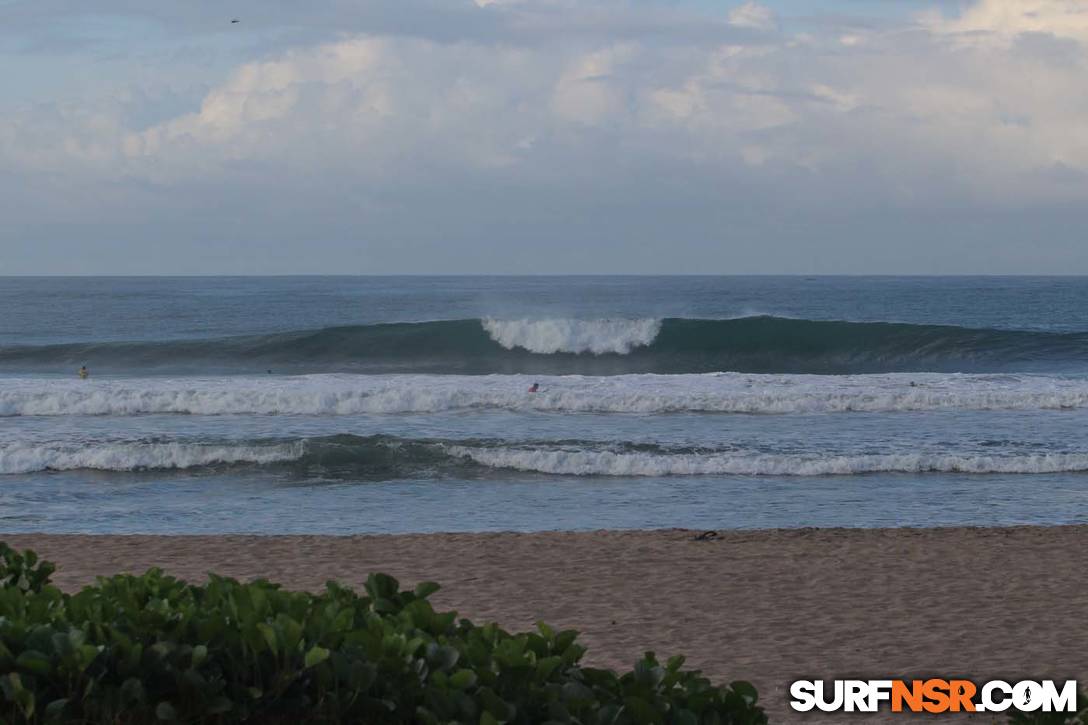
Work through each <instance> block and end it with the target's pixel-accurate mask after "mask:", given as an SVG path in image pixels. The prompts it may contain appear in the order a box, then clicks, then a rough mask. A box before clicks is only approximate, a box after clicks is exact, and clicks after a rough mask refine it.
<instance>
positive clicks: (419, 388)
mask: <svg viewBox="0 0 1088 725" xmlns="http://www.w3.org/2000/svg"><path fill="white" fill-rule="evenodd" d="M532 380H535V381H538V382H540V384H541V389H540V391H539V392H537V393H528V392H527V391H526V389H527V387H528V385H529V383H530V379H529V378H527V377H524V376H518V375H512V376H511V375H487V376H462V375H391V376H387V375H381V376H371V375H343V374H335V375H306V376H297V377H295V376H290V377H282V376H271V377H269V376H261V377H239V376H222V377H215V378H176V379H171V378H161V377H145V378H130V379H123V380H101V379H91V380H71V379H64V380H50V379H43V378H24V379H20V378H9V379H6V380H5V381H4V385H3V387H0V417H19V416H68V415H96V416H130V415H145V414H183V415H310V416H344V415H368V414H415V413H419V414H423V413H442V412H446V411H459V410H508V411H516V412H544V413H606V414H607V413H638V414H666V413H736V414H791V413H801V414H807V413H882V412H897V411H930V410H932V411H942V410H1070V409H1079V408H1086V407H1088V379H1085V378H1083V377H1061V376H1049V375H1009V374H1004V375H965V374H959V373H953V374H945V373H920V374H902V373H890V374H880V375H842V376H822V375H747V374H742V373H709V374H693V375H654V374H648V375H618V376H608V377H583V376H563V377H543V378H533V379H532Z"/></svg>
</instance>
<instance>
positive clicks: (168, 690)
mask: <svg viewBox="0 0 1088 725" xmlns="http://www.w3.org/2000/svg"><path fill="white" fill-rule="evenodd" d="M52 571H53V566H52V565H51V564H49V563H47V562H39V561H38V559H37V557H36V556H35V555H34V554H33V553H32V552H26V553H25V554H18V553H16V552H15V551H13V550H12V549H10V548H9V547H7V546H6V545H4V544H2V543H0V691H2V700H0V719H2V720H3V721H4V722H27V723H30V722H33V723H37V722H80V723H145V722H154V721H165V722H187V723H197V722H208V723H228V722H261V723H266V722H272V723H296V722H322V723H326V722H332V723H335V722H351V723H360V722H361V723H416V722H418V723H480V724H485V723H503V722H509V723H544V722H550V723H584V724H585V725H593V724H597V723H602V724H603V723H616V724H617V725H618V724H622V723H676V724H677V725H681V724H683V725H687V724H688V723H723V724H724V723H735V724H737V725H749V724H751V725H756V724H759V723H766V722H767V718H766V716H765V715H764V713H763V711H762V709H761V708H760V707H759V706H758V705H757V704H756V691H755V689H754V688H753V687H752V686H751V685H750V684H748V683H745V682H734V683H733V684H732V685H729V686H728V687H716V686H713V685H711V683H710V682H709V681H708V680H707V679H705V678H703V677H701V676H700V675H699V673H698V672H691V671H684V670H682V669H681V666H682V664H683V658H681V657H674V658H672V659H670V660H669V661H668V662H667V663H664V664H662V663H659V662H658V661H657V659H655V657H654V655H653V653H647V654H646V656H645V657H644V658H643V659H642V660H641V661H640V662H638V663H637V664H636V665H635V668H634V670H633V671H631V672H628V673H626V674H624V675H618V674H616V673H615V672H612V671H611V670H603V669H594V668H590V667H582V666H580V665H579V664H578V662H579V660H580V658H581V657H582V654H583V652H584V649H583V648H582V647H581V646H580V645H578V644H577V643H576V642H575V637H576V633H575V632H572V631H565V632H556V631H553V630H552V629H550V628H549V627H547V626H545V625H543V624H540V625H538V631H536V632H533V633H528V634H516V635H512V634H508V633H507V632H505V631H503V630H502V629H500V628H499V627H497V626H496V625H494V624H487V625H483V626H478V625H475V624H473V623H472V622H469V621H468V620H465V619H461V620H459V621H458V620H457V617H456V613H455V612H442V613H440V612H435V611H434V609H432V607H431V605H430V603H429V602H428V601H427V597H428V595H430V594H431V593H433V592H434V591H435V590H437V589H438V586H437V585H436V584H433V583H425V584H421V585H419V586H418V587H416V588H415V590H414V591H401V590H400V587H399V585H398V583H397V581H396V580H395V579H393V578H392V577H389V576H385V575H383V574H374V575H372V576H371V577H370V578H369V579H368V581H367V584H366V594H365V595H364V596H360V595H358V594H356V593H355V592H353V591H352V590H350V589H346V588H344V587H341V586H339V585H337V584H335V583H332V582H330V583H329V584H328V585H327V588H326V590H325V591H324V592H323V593H321V594H317V595H313V594H307V593H301V592H288V591H284V590H283V589H281V588H280V587H279V586H278V585H276V584H272V583H270V582H267V581H263V580H261V581H256V582H253V583H249V584H242V583H239V582H237V581H235V580H233V579H227V578H224V577H218V576H214V575H212V576H210V578H209V581H208V583H207V584H206V585H203V586H198V585H192V584H186V583H185V582H182V581H179V580H177V579H174V578H173V577H170V576H167V575H165V574H164V573H163V572H162V571H159V570H157V569H152V570H151V571H149V572H147V573H146V574H144V575H143V576H126V575H119V576H113V577H109V578H101V579H99V580H98V582H97V584H96V585H94V586H90V587H87V588H85V589H83V590H82V591H81V592H79V593H78V594H73V595H68V594H64V593H62V592H60V591H59V590H58V589H56V588H55V587H53V586H52V585H50V584H49V576H50V574H51V573H52Z"/></svg>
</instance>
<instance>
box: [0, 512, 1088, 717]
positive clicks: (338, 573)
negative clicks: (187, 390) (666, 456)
mask: <svg viewBox="0 0 1088 725" xmlns="http://www.w3.org/2000/svg"><path fill="white" fill-rule="evenodd" d="M699 533H701V532H698V531H688V530H678V529H670V530H659V531H599V532H586V533H567V532H546V533H529V534H521V533H487V534H425V535H380V536H343V537H338V536H235V535H214V536H144V535H138V536H114V535H89V536H88V535H53V534H29V535H27V534H21V535H9V536H0V539H2V540H4V541H6V542H7V543H8V544H9V545H11V546H15V547H17V548H33V549H34V550H36V551H37V552H38V553H39V554H40V555H42V556H44V557H45V558H48V559H50V560H52V561H54V562H55V563H56V564H57V565H58V569H57V573H56V574H55V576H54V581H55V583H56V584H58V585H59V586H61V587H62V588H64V589H67V590H74V589H77V588H78V587H80V586H82V585H84V584H87V583H89V582H91V581H92V580H93V578H94V577H95V576H98V575H104V574H112V573H116V572H121V571H127V572H142V571H144V570H146V569H147V568H149V567H152V566H158V567H161V568H163V569H165V570H166V571H168V572H169V573H171V574H173V575H176V576H178V577H181V578H185V579H190V580H194V581H196V580H200V579H202V578H203V577H204V575H205V573H206V572H208V571H215V572H216V573H219V574H223V575H229V576H233V577H238V578H241V579H254V578H258V577H265V578H268V579H271V580H273V581H276V582H279V583H281V584H283V585H284V586H286V587H289V588H296V589H311V590H313V589H320V588H321V587H322V586H323V584H324V582H325V581H326V580H329V579H336V580H337V581H339V582H341V583H343V584H347V585H351V586H355V587H361V585H362V583H363V582H364V581H365V579H366V577H367V575H368V574H369V573H370V572H374V571H383V572H386V573H388V574H391V575H393V576H396V577H397V578H398V579H400V580H401V582H402V584H404V585H411V584H415V583H417V582H419V581H424V580H433V581H437V582H439V583H440V584H442V586H443V588H442V590H441V591H440V592H439V593H438V594H436V595H434V597H433V601H434V603H435V605H436V606H437V607H439V608H442V609H456V610H457V611H458V612H459V613H461V615H463V616H466V617H469V618H472V619H473V620H475V621H484V620H491V621H497V622H499V623H500V624H501V625H502V626H504V627H505V628H507V629H509V630H511V631H524V630H526V629H529V628H531V627H532V626H533V625H534V623H535V622H536V621H538V620H543V621H545V622H548V623H549V624H551V625H553V626H556V627H562V628H573V629H577V630H579V631H580V632H581V633H582V637H581V641H582V643H583V644H584V645H586V646H588V648H589V652H588V654H587V656H586V662H587V663H589V664H593V665H598V666H608V667H615V668H629V667H630V666H631V664H633V663H634V661H635V660H636V659H637V658H638V656H639V655H640V653H641V652H643V651H644V650H654V651H656V652H657V653H658V654H659V655H663V656H669V655H673V654H684V655H686V656H687V663H688V666H690V667H694V668H699V669H701V670H703V671H704V672H705V673H706V674H707V675H708V676H709V677H710V678H711V679H712V680H714V681H716V682H723V681H729V680H733V679H746V680H749V681H751V682H753V683H754V684H755V685H756V686H757V687H758V689H759V692H760V695H761V699H762V701H763V703H764V705H765V707H766V708H767V709H768V711H769V712H770V714H771V716H772V722H795V721H798V722H800V721H821V722H834V721H838V720H840V719H842V718H843V717H847V716H843V715H839V716H837V718H835V717H832V718H828V717H822V718H814V717H811V716H805V717H802V716H800V715H798V714H796V713H793V712H791V711H790V710H789V709H788V704H787V701H786V696H787V692H788V685H789V683H790V682H792V681H793V680H795V679H799V678H805V679H835V678H842V677H862V678H889V677H899V676H903V677H912V676H964V677H967V678H969V679H972V680H975V681H980V680H986V679H992V678H1003V679H1011V680H1015V679H1020V678H1031V679H1042V678H1058V679H1086V678H1088V661H1086V660H1085V658H1084V656H1083V655H1084V652H1085V651H1088V627H1084V617H1085V613H1086V612H1088V587H1085V580H1086V577H1088V575H1086V572H1088V546H1086V544H1088V526H1055V527H1006V528H933V529H794V530H767V531H733V532H721V533H719V534H718V535H717V537H716V538H713V539H712V540H705V541H699V540H695V537H696V535H697V534H699ZM848 717H849V719H850V722H876V721H879V720H880V718H872V717H866V716H859V715H852V716H848ZM898 719H899V720H902V717H900V718H898Z"/></svg>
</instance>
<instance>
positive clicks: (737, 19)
mask: <svg viewBox="0 0 1088 725" xmlns="http://www.w3.org/2000/svg"><path fill="white" fill-rule="evenodd" d="M729 24H730V25H735V26H736V27H738V28H754V29H756V30H774V28H775V27H776V26H777V21H776V20H775V16H774V12H773V11H772V10H771V9H770V8H768V7H765V6H763V5H760V4H759V3H757V2H754V0H753V1H752V2H746V3H744V4H743V5H740V6H738V7H736V8H733V9H732V10H731V11H730V12H729Z"/></svg>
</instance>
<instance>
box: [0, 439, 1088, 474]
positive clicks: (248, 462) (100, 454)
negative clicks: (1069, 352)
mask: <svg viewBox="0 0 1088 725" xmlns="http://www.w3.org/2000/svg"><path fill="white" fill-rule="evenodd" d="M224 466H259V467H268V466H277V467H287V468H291V469H298V468H305V469H306V470H307V472H308V473H309V474H310V475H312V476H318V477H320V476H326V477H330V478H338V477H345V478H350V479H351V480H388V479H396V478H419V477H426V478H428V479H433V478H436V477H437V478H441V477H443V475H450V476H464V475H472V474H473V471H475V472H476V473H477V474H481V473H484V472H486V471H494V472H496V473H501V472H503V471H506V472H509V471H521V472H526V473H536V474H549V475H559V476H622V477H640V476H655V477H660V476H699V475H718V476H720V475H741V476H828V475H860V474H873V473H914V474H924V473H965V474H987V473H1001V474H1038V473H1057V472H1077V471H1088V453H1048V454H1036V453H1021V452H1017V451H1015V450H1013V451H1008V452H1002V453H999V454H994V455H987V454H982V453H979V452H977V451H963V452H949V453H924V452H909V453H902V452H900V453H886V454H867V455H826V456H821V455H816V454H805V453H770V452H763V451H753V450H745V449H742V448H729V447H724V448H669V447H664V446H658V445H654V444H632V443H614V444H603V443H597V442H591V441H550V442H549V441H543V442H526V443H511V442H503V441H486V440H485V441H445V440H412V439H401V438H393V437H389V436H367V437H361V436H351V435H339V436H328V437H322V438H306V439H297V440H292V441H253V442H234V443H223V442H216V443H196V442H158V441H128V442H105V443H98V444H87V445H80V446H66V445H34V446H30V445H23V444H7V445H4V446H0V474H3V475H11V474H25V473H32V472H41V471H64V470H100V471H164V470H186V469H208V468H216V467H224Z"/></svg>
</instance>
